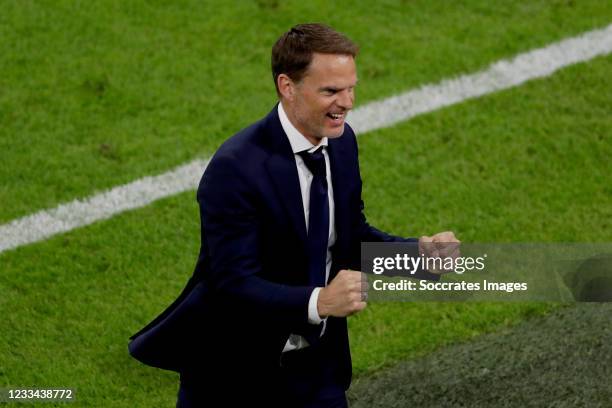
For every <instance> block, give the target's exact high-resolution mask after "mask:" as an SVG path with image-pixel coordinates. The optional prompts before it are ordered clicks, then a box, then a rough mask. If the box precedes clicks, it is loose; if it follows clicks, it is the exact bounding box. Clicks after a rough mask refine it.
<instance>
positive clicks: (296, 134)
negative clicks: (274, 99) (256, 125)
mask: <svg viewBox="0 0 612 408" xmlns="http://www.w3.org/2000/svg"><path fill="white" fill-rule="evenodd" d="M278 118H279V119H280V123H281V126H282V127H283V130H284V131H285V134H286V135H287V138H288V139H289V143H290V144H291V150H293V153H294V154H297V153H299V152H303V151H304V150H308V151H309V152H311V153H312V152H313V151H314V150H316V149H317V148H318V147H319V146H327V137H324V138H323V139H321V141H320V142H319V144H318V145H316V146H315V145H313V144H312V143H310V141H309V140H308V139H306V136H304V135H303V134H301V133H300V131H299V130H297V129H296V127H295V126H293V123H291V121H290V120H289V117H288V116H287V113H285V109H284V108H283V103H282V102H279V103H278Z"/></svg>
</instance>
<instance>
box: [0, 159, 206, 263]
mask: <svg viewBox="0 0 612 408" xmlns="http://www.w3.org/2000/svg"><path fill="white" fill-rule="evenodd" d="M207 164H208V160H193V161H191V162H189V163H187V164H184V165H182V166H180V167H177V168H176V169H174V170H172V171H169V172H166V173H163V174H160V175H158V176H153V177H143V178H141V179H138V180H136V181H132V182H131V183H128V184H124V185H122V186H117V187H114V188H112V189H110V190H108V191H104V192H101V193H98V194H95V195H93V196H91V197H88V198H85V199H84V200H73V201H71V202H69V203H65V204H61V205H59V206H58V207H55V208H53V209H50V210H43V211H38V212H36V213H34V214H32V215H28V216H26V217H23V218H18V219H16V220H14V221H12V222H10V223H8V224H5V225H1V226H0V253H1V252H3V251H6V250H8V249H13V248H17V247H19V246H21V245H26V244H30V243H33V242H37V241H41V240H43V239H45V238H48V237H51V236H53V235H55V234H59V233H62V232H67V231H70V230H72V229H75V228H79V227H82V226H84V225H89V224H92V223H94V222H96V221H98V220H104V219H107V218H110V217H112V216H114V215H117V214H119V213H121V212H123V211H127V210H132V209H134V208H139V207H144V206H145V205H147V204H150V203H152V202H153V201H156V200H159V199H161V198H165V197H169V196H172V195H175V194H179V193H182V192H183V191H187V190H192V189H193V188H194V187H195V186H197V184H198V181H199V179H200V177H201V175H202V172H203V170H204V168H205V167H206V165H207Z"/></svg>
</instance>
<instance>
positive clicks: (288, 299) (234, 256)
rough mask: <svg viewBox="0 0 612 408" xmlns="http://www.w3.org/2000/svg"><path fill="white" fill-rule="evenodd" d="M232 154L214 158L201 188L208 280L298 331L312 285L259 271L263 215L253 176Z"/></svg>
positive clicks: (225, 294) (304, 322) (305, 319)
mask: <svg viewBox="0 0 612 408" xmlns="http://www.w3.org/2000/svg"><path fill="white" fill-rule="evenodd" d="M237 163H238V160H237V159H236V158H235V157H232V156H231V155H227V154H226V155H223V156H220V157H215V158H214V159H213V160H211V162H210V164H209V166H208V168H207V169H206V172H205V173H204V176H203V178H202V181H201V183H200V187H199V189H198V202H199V205H200V217H201V222H202V241H203V242H202V245H203V246H204V245H206V247H207V249H208V255H209V260H210V261H209V262H210V268H209V273H207V276H205V280H206V281H207V283H208V284H209V285H211V287H212V288H213V290H214V291H215V292H216V293H217V294H218V295H220V296H223V297H224V298H225V299H226V300H230V301H232V302H234V301H235V302H236V303H237V304H241V305H242V306H243V307H248V308H249V311H250V312H254V313H256V314H257V315H258V316H261V317H262V318H264V319H268V321H269V322H270V323H273V324H282V325H284V326H286V327H289V328H291V329H292V330H294V331H296V332H299V331H300V328H301V327H305V325H307V324H308V301H309V298H310V295H311V293H312V291H313V289H314V287H311V286H290V285H283V284H279V283H274V282H270V281H268V280H265V279H263V278H261V277H260V272H261V271H262V263H261V261H260V256H261V255H260V251H259V239H260V236H259V235H260V234H259V230H260V228H264V227H265V226H262V225H260V222H261V221H260V219H259V218H258V216H257V213H256V197H255V194H254V192H253V191H252V190H253V188H252V187H251V186H250V183H249V180H248V177H247V176H246V175H245V174H244V171H243V169H242V168H241V166H239V165H238V164H237Z"/></svg>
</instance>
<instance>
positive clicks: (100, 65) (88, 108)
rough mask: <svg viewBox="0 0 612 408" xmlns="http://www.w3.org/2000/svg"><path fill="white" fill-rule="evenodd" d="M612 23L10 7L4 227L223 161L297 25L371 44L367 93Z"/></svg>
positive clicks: (562, 14)
mask: <svg viewBox="0 0 612 408" xmlns="http://www.w3.org/2000/svg"><path fill="white" fill-rule="evenodd" d="M610 20H612V10H611V8H610V7H609V6H608V5H607V4H606V3H605V2H601V1H599V0H589V1H587V0H585V1H580V2H573V1H567V2H566V1H555V2H550V1H548V0H541V1H534V2H530V3H529V4H522V3H520V2H515V1H507V2H503V3H499V2H497V3H495V4H491V3H490V2H488V1H485V0H481V1H470V2H468V3H466V4H462V5H461V6H453V7H448V3H447V2H444V1H438V2H431V1H413V2H391V1H387V2H377V4H376V6H373V5H372V3H371V2H359V3H354V4H352V5H351V6H350V7H347V6H346V5H339V6H332V5H330V4H328V3H327V2H298V1H292V2H279V1H274V0H272V1H264V0H260V1H255V2H239V3H235V4H234V6H233V7H231V8H228V7H227V5H226V4H225V3H223V2H198V1H191V2H189V1H183V2H172V4H162V3H151V2H144V1H133V2H127V3H126V2H119V1H104V2H67V1H66V2H60V3H56V2H42V1H41V2H34V1H22V0H19V1H9V2H4V3H3V9H2V13H1V15H0V52H1V53H2V55H3V58H2V59H1V60H0V90H1V91H0V162H1V163H2V166H1V167H0V179H1V180H3V182H2V183H1V184H0V202H2V203H3V205H2V206H0V222H6V221H9V220H11V219H13V218H15V217H17V216H23V215H26V214H28V213H31V212H33V211H35V210H38V209H42V208H48V207H52V206H54V205H56V204H58V203H60V202H64V201H68V200H71V199H74V198H76V197H83V196H87V195H89V194H91V193H92V192H93V191H96V190H99V189H104V188H109V187H111V186H114V185H117V184H120V183H125V182H129V181H131V180H133V179H135V178H137V177H141V176H144V175H150V174H155V173H158V172H162V171H165V170H167V169H169V168H171V167H173V166H175V165H178V164H180V163H183V162H184V161H186V160H189V159H192V158H193V157H195V156H196V155H204V156H207V155H210V154H211V153H212V152H213V151H214V150H215V148H216V147H217V146H218V145H219V143H220V142H221V141H222V140H224V139H225V138H227V137H228V136H229V135H231V134H232V133H234V132H235V131H237V130H238V129H240V128H242V127H244V126H246V125H247V124H249V123H250V122H252V121H253V120H255V119H257V118H259V117H261V116H262V115H263V114H265V113H266V112H267V111H268V110H269V109H270V107H271V106H272V105H273V103H274V99H275V97H274V91H273V85H272V82H271V80H270V76H271V75H270V73H269V67H268V60H269V53H270V48H271V44H272V43H273V41H274V40H275V39H276V38H277V36H278V35H279V34H280V33H281V32H283V31H284V30H286V29H287V28H288V27H290V26H291V25H293V24H295V23H296V22H300V21H325V22H327V23H329V24H332V25H333V26H335V27H337V28H338V29H339V30H342V31H344V32H346V33H347V34H349V35H350V36H351V37H352V38H354V39H355V40H356V41H357V42H358V43H359V44H361V47H362V53H361V55H360V57H359V61H358V62H359V64H358V65H359V74H360V78H361V83H360V86H359V90H358V102H359V103H363V102H366V101H369V100H372V99H375V98H381V97H384V96H388V95H390V94H393V93H396V92H399V91H403V90H406V89H408V88H411V87H414V86H417V85H420V84H423V83H426V82H435V81H438V80H440V79H442V78H446V77H448V76H450V75H456V74H460V73H464V72H471V71H474V70H476V69H479V68H483V67H485V66H486V65H487V64H489V63H490V62H492V61H494V60H497V59H499V58H503V57H509V56H512V55H514V54H515V53H518V52H520V51H525V50H528V49H530V48H533V47H537V46H543V45H546V44H548V43H550V42H552V41H557V40H559V39H561V38H564V37H567V36H570V35H576V34H578V33H580V32H583V31H585V30H589V29H593V28H596V27H599V26H602V25H605V24H607V23H609V22H610Z"/></svg>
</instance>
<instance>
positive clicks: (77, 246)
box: [0, 0, 612, 407]
mask: <svg viewBox="0 0 612 408" xmlns="http://www.w3.org/2000/svg"><path fill="white" fill-rule="evenodd" d="M372 7H373V6H372V4H371V3H370V2H356V3H353V4H352V5H351V6H346V5H337V6H332V5H330V4H328V3H324V2H314V3H308V2H278V1H274V0H269V1H264V0H259V1H253V2H240V3H237V4H235V5H233V6H232V7H227V6H226V5H225V3H221V2H218V3H214V2H195V1H193V2H189V1H182V2H173V3H172V4H171V5H169V4H166V3H164V2H144V1H143V2H135V1H134V2H111V1H104V2H96V3H95V4H90V3H80V2H67V1H64V2H43V1H40V2H34V1H25V0H22V1H8V2H3V7H2V9H3V11H2V13H0V52H1V53H2V55H3V57H2V58H0V163H2V166H0V180H2V182H1V183H0V203H1V204H0V223H4V222H8V221H10V220H12V219H14V218H16V217H19V216H23V215H27V214H29V213H31V212H33V211H36V210H39V209H44V208H48V207H53V206H55V205H57V204H59V203H61V202H65V201H68V200H71V199H74V198H77V197H86V196H88V195H90V194H92V193H93V192H95V191H100V190H103V189H106V188H110V187H112V186H115V185H117V184H121V183H125V182H129V181H132V180H134V179H136V178H139V177H143V176H146V175H152V174H157V173H161V172H163V171H166V170H168V169H170V168H171V167H173V166H175V165H178V164H181V163H183V162H185V161H187V160H190V159H193V158H195V157H207V156H209V155H210V154H211V153H212V152H214V150H215V148H216V147H217V146H218V145H219V144H220V143H221V142H222V141H223V140H224V139H225V138H227V137H228V136H230V135H231V134H232V133H233V132H235V131H237V130H239V129H240V128H242V127H244V126H246V125H248V124H249V123H251V122H252V121H254V120H256V119H257V118H259V117H261V116H262V115H263V114H265V113H266V112H267V111H268V110H269V109H270V108H271V107H272V106H273V104H274V102H275V94H274V88H273V84H272V81H271V74H270V73H269V52H270V48H271V45H272V43H273V42H274V40H275V39H276V38H277V37H278V36H279V35H280V33H282V32H283V31H285V30H286V29H288V28H289V27H290V26H291V25H293V24H295V23H297V22H305V21H323V22H326V23H328V24H331V25H332V26H334V27H335V28H337V29H339V30H340V31H343V32H345V33H347V34H348V35H349V36H350V37H352V38H353V39H355V40H356V41H357V42H358V43H359V44H360V45H361V49H362V52H361V55H360V56H359V58H358V70H359V76H360V83H359V88H358V100H357V102H358V104H361V103H364V102H367V101H371V100H375V99H379V98H384V97H386V96H390V95H392V94H394V93H398V92H401V91H404V90H407V89H410V88H413V87H416V86H418V85H420V84H424V83H431V82H436V81H439V80H441V79H444V78H447V77H450V76H454V75H459V74H462V73H469V72H472V71H475V70H478V69H482V68H484V67H486V66H487V65H488V64H489V63H491V62H493V61H495V60H497V59H500V58H505V57H510V56H512V55H514V54H516V53H519V52H522V51H526V50H529V49H531V48H534V47H540V46H544V45H546V44H548V43H550V42H553V41H558V40H560V39H563V38H565V37H568V36H573V35H577V34H579V33H581V32H583V31H587V30H590V29H594V28H598V27H601V26H604V25H606V24H609V23H610V22H612V7H611V6H610V5H607V4H606V3H605V2H601V1H533V2H524V3H523V2H516V1H505V2H499V3H495V4H492V3H490V2H487V1H470V2H467V3H466V4H463V5H453V6H451V5H450V4H449V3H447V2H442V1H439V2H437V1H434V2H432V1H428V2H425V1H414V2H402V1H398V2H391V1H388V2H378V3H377V6H376V8H374V9H373V8H372ZM610 72H612V56H607V57H601V58H597V59H595V60H592V61H589V62H585V63H581V64H578V65H575V66H572V67H569V68H566V69H564V70H562V71H560V72H558V73H556V74H554V75H553V76H551V77H549V78H545V79H541V80H537V81H532V82H530V83H528V84H526V85H524V86H521V87H518V88H514V89H510V90H507V91H503V92H500V93H496V94H492V95H488V96H485V97H482V98H478V99H475V100H471V101H468V102H465V103H462V104H459V105H455V106H451V107H448V108H445V109H443V110H439V111H435V112H432V113H429V114H427V115H422V116H419V117H417V118H414V119H412V120H410V121H408V122H405V123H402V124H399V125H397V126H394V127H391V128H387V129H382V130H378V131H375V132H370V133H368V134H365V135H363V136H361V137H360V138H359V143H360V149H361V156H360V158H361V168H362V177H363V179H364V183H365V186H364V188H365V190H364V199H365V201H366V212H367V214H368V218H369V220H370V222H371V223H372V224H374V225H376V226H378V227H380V228H382V229H385V230H388V231H390V232H393V233H396V234H403V235H410V236H414V235H420V234H425V233H427V234H429V233H433V232H436V231H439V230H446V229H452V230H454V231H455V232H456V233H457V235H458V236H459V237H460V239H462V240H463V241H466V242H536V241H545V242H593V241H602V242H606V241H607V242H609V241H612V230H611V228H612V227H611V225H610V219H611V217H612V198H611V197H612V187H611V186H612V183H611V181H612V177H611V176H610V171H609V170H610V166H609V158H610V157H611V156H612V119H611V117H610V112H611V111H612V98H610V95H612V84H610V81H609V76H610ZM198 229H199V221H198V212H197V205H196V202H195V194H194V192H188V193H184V194H180V195H177V196H174V197H170V198H167V199H164V200H161V201H158V202H156V203H154V204H153V205H150V206H147V207H145V208H142V209H139V210H136V211H131V212H128V213H123V214H121V215H118V216H116V217H114V218H112V219H110V220H107V221H104V222H99V223H96V224H93V225H91V226H88V227H85V228H81V229H77V230H74V231H72V232H69V233H66V234H62V235H59V236H56V237H53V238H51V239H49V240H47V241H44V242H40V243H36V244H33V245H28V246H25V247H21V248H18V249H16V250H13V251H9V252H5V253H2V254H0V311H2V316H3V319H2V323H1V325H0V356H1V357H0V387H9V386H12V387H73V388H76V389H77V398H78V399H79V401H80V402H79V403H77V405H78V406H81V405H82V406H104V407H106V406H117V407H119V406H125V407H135V406H137V407H141V406H142V407H146V406H173V404H174V401H175V393H176V389H177V386H178V377H177V375H176V374H174V373H169V372H162V371H160V370H155V369H151V368H148V367H145V366H143V365H141V364H139V363H138V362H136V361H135V360H133V359H131V358H130V357H129V356H128V354H127V338H128V336H129V335H130V334H132V333H133V332H134V331H136V330H137V329H139V328H140V327H141V326H142V325H144V324H145V323H146V322H148V321H149V320H150V319H151V318H153V317H154V316H155V315H156V314H157V313H158V312H159V311H161V310H162V309H163V308H164V307H165V306H166V305H167V304H169V303H170V302H171V301H172V300H173V299H174V298H175V297H176V295H177V294H178V292H179V291H180V290H181V288H182V286H183V285H184V284H185V282H186V280H187V279H188V277H189V276H190V274H191V271H192V269H193V266H194V264H195V260H196V256H197V252H198V249H199V230H198ZM557 306H558V305H550V304H535V303H534V304H522V303H514V304H503V303H498V304H475V303H474V304H458V303H449V304H434V303H419V304H402V303H377V304H371V305H370V306H369V307H368V309H366V310H365V311H364V312H363V313H361V314H359V315H357V316H355V317H353V318H351V319H350V321H349V324H350V330H351V333H350V335H351V347H352V351H353V362H354V368H355V374H356V376H357V377H358V378H359V379H360V381H361V379H368V378H370V376H371V375H372V374H373V373H375V372H378V371H380V370H381V369H382V368H384V367H388V366H392V365H394V364H396V363H397V362H398V361H400V360H403V359H414V358H419V357H420V356H424V355H426V354H428V353H430V352H432V351H434V350H441V349H444V348H445V347H447V346H450V345H453V344H465V343H466V342H469V341H470V340H471V339H473V338H475V337H476V336H479V335H481V334H483V333H488V332H495V331H499V330H503V329H504V328H506V327H508V326H512V325H515V324H517V323H519V322H521V321H522V320H524V319H529V318H530V317H533V316H539V315H543V314H546V313H547V312H549V311H550V310H551V309H554V308H556V307H557ZM587 405H588V404H587ZM45 406H51V405H50V404H45Z"/></svg>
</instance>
